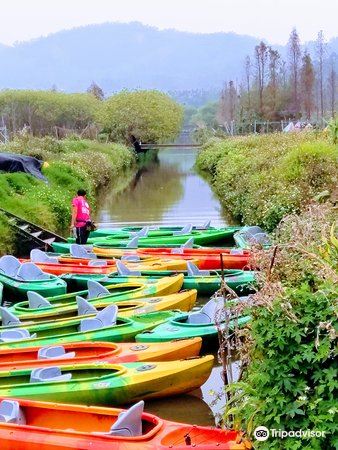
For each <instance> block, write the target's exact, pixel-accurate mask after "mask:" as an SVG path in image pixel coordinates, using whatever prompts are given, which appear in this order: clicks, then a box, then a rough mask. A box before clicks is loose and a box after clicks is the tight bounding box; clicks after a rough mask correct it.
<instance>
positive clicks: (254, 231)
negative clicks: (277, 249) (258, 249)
mask: <svg viewBox="0 0 338 450" xmlns="http://www.w3.org/2000/svg"><path fill="white" fill-rule="evenodd" d="M245 231H246V232H247V233H249V234H252V235H255V234H257V233H264V231H263V230H262V228H261V227H258V226H256V225H255V226H252V227H246V228H245Z"/></svg>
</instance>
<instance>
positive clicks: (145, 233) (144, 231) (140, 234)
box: [132, 227, 149, 237]
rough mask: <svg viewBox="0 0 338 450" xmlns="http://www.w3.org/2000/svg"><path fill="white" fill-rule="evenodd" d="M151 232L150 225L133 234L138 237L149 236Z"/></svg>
mask: <svg viewBox="0 0 338 450" xmlns="http://www.w3.org/2000/svg"><path fill="white" fill-rule="evenodd" d="M148 234H149V227H143V228H141V230H140V231H137V232H136V233H132V236H136V237H147V236H148Z"/></svg>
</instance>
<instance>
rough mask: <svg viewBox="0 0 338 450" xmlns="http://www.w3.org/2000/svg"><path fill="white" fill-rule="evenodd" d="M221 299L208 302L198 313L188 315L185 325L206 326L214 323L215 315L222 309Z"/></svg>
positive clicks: (222, 301)
mask: <svg viewBox="0 0 338 450" xmlns="http://www.w3.org/2000/svg"><path fill="white" fill-rule="evenodd" d="M223 307H224V300H223V298H222V297H219V298H217V299H211V300H209V301H208V302H207V303H206V304H205V305H204V306H203V307H202V308H201V309H200V310H199V311H197V312H193V313H190V314H188V319H187V323H191V324H206V323H214V322H215V318H216V315H217V314H218V313H219V312H220V311H221V310H222V309H223Z"/></svg>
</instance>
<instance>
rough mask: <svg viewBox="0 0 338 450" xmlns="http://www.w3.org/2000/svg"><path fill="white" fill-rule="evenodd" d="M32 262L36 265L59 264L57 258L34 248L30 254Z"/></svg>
mask: <svg viewBox="0 0 338 450" xmlns="http://www.w3.org/2000/svg"><path fill="white" fill-rule="evenodd" d="M30 260H31V261H32V262H34V263H42V264H43V263H52V264H57V263H58V262H59V260H58V258H57V257H56V256H49V255H47V253H46V252H43V251H42V250H40V249H38V248H34V249H33V250H31V252H30Z"/></svg>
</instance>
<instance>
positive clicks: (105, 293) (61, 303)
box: [9, 275, 183, 317]
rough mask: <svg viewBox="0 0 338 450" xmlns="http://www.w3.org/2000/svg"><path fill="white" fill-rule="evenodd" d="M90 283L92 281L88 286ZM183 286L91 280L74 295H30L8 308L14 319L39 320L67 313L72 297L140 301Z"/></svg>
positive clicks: (175, 280)
mask: <svg viewBox="0 0 338 450" xmlns="http://www.w3.org/2000/svg"><path fill="white" fill-rule="evenodd" d="M91 281H94V282H93V283H91ZM182 283H183V276H182V275H177V276H175V277H166V278H162V279H156V280H154V281H151V280H149V282H147V280H138V282H135V283H133V282H131V283H117V284H113V283H107V285H106V286H105V287H103V286H102V285H101V283H100V284H99V283H96V282H95V280H90V281H87V283H86V284H88V288H87V289H86V290H82V291H79V292H74V293H70V294H65V295H58V296H55V297H48V298H40V297H39V296H36V295H35V294H34V293H33V294H29V295H30V297H31V300H30V301H23V302H19V303H16V304H14V305H13V306H11V307H10V308H9V310H10V311H11V312H13V314H15V315H16V316H19V317H21V316H25V315H26V316H27V315H29V316H31V315H32V314H36V315H38V316H39V317H43V315H44V312H47V313H48V315H49V314H50V311H51V310H54V311H61V310H62V311H68V310H72V309H74V307H76V297H77V296H79V297H83V298H85V299H86V300H87V301H88V302H90V303H91V304H92V305H94V306H95V304H98V303H105V304H108V303H114V302H117V301H118V302H121V301H127V300H132V299H137V298H141V297H153V296H157V295H166V294H173V293H176V292H178V291H179V290H180V288H181V286H182Z"/></svg>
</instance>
